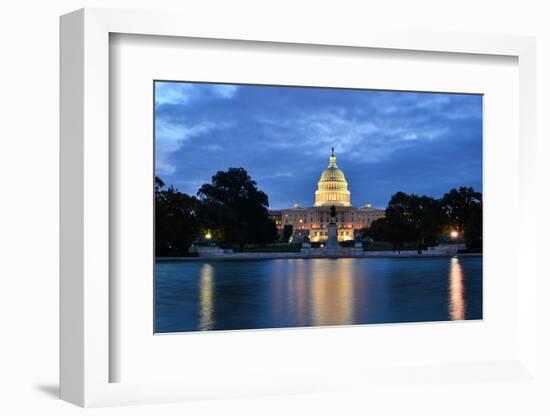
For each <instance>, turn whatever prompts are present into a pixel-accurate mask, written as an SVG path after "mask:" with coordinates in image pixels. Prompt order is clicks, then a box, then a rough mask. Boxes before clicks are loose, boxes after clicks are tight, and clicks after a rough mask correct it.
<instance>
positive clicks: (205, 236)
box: [204, 231, 212, 240]
mask: <svg viewBox="0 0 550 416" xmlns="http://www.w3.org/2000/svg"><path fill="white" fill-rule="evenodd" d="M204 238H206V239H207V240H210V239H211V238H212V234H210V231H207V232H206V234H205V235H204Z"/></svg>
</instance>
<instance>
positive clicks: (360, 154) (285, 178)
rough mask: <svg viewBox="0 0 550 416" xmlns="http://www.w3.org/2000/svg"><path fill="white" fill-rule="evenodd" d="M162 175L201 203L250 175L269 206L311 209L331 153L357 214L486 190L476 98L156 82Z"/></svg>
mask: <svg viewBox="0 0 550 416" xmlns="http://www.w3.org/2000/svg"><path fill="white" fill-rule="evenodd" d="M155 122H156V124H155V151H156V175H158V176H160V177H161V178H162V179H163V180H164V182H165V183H166V184H168V185H174V187H176V188H178V189H179V190H180V191H182V192H185V193H188V194H191V195H195V194H196V192H197V190H198V188H199V187H200V186H201V185H202V184H203V183H206V182H209V181H210V180H211V177H212V176H213V175H214V174H215V173H216V172H217V171H218V170H226V169H228V168H230V167H244V168H245V169H246V170H247V171H248V173H249V174H250V176H251V177H252V178H253V179H254V180H255V181H256V182H257V183H258V187H259V188H260V189H261V190H263V191H264V192H266V193H267V194H268V196H269V201H270V207H271V208H286V207H290V206H292V205H293V204H295V203H300V204H301V205H302V206H311V205H313V202H314V192H315V190H316V186H317V181H318V180H319V176H320V174H321V172H322V170H323V169H324V168H325V167H326V166H327V164H328V157H329V155H330V148H331V147H332V146H334V148H335V153H336V162H337V164H338V166H339V167H340V168H341V169H342V170H343V171H344V173H345V175H346V179H347V181H348V183H349V189H350V191H351V199H352V204H353V205H355V206H360V205H364V204H366V203H372V204H373V206H375V207H380V208H384V207H385V206H386V203H387V202H388V200H389V198H390V197H391V195H393V194H394V193H395V192H398V191H403V192H407V193H416V194H421V195H431V196H434V197H440V196H441V195H442V194H443V193H445V192H446V191H448V190H449V189H451V188H453V187H459V186H472V187H474V188H475V189H476V190H479V191H481V190H482V188H481V186H482V97H481V96H479V95H462V94H437V93H413V92H391V91H370V90H349V89H328V88H297V87H278V86H252V85H229V84H200V83H179V82H156V88H155Z"/></svg>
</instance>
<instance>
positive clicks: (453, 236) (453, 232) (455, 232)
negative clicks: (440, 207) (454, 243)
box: [451, 230, 458, 238]
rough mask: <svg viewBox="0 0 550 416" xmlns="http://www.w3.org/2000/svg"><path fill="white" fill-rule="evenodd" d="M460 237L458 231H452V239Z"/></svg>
mask: <svg viewBox="0 0 550 416" xmlns="http://www.w3.org/2000/svg"><path fill="white" fill-rule="evenodd" d="M457 237H458V231H456V230H453V231H451V238H457Z"/></svg>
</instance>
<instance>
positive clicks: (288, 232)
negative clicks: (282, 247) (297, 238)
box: [281, 224, 294, 243]
mask: <svg viewBox="0 0 550 416" xmlns="http://www.w3.org/2000/svg"><path fill="white" fill-rule="evenodd" d="M293 232H294V227H293V226H292V224H286V225H285V226H284V227H283V236H282V237H281V239H282V240H283V242H284V243H288V241H289V240H290V237H291V236H292V233H293Z"/></svg>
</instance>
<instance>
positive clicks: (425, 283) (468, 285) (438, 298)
mask: <svg viewBox="0 0 550 416" xmlns="http://www.w3.org/2000/svg"><path fill="white" fill-rule="evenodd" d="M155 296H156V300H155V302H156V304H155V326H156V327H155V332H157V333H158V332H181V331H207V330H231V329H258V328H285V327H303V326H322V325H351V324H367V323H397V322H426V321H446V320H466V319H481V318H482V258H481V257H453V258H398V259H396V258H366V259H365V258H363V259H357V258H355V259H352V258H349V259H277V260H255V261H250V260H247V261H189V262H162V261H161V262H157V264H156V278H155Z"/></svg>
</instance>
